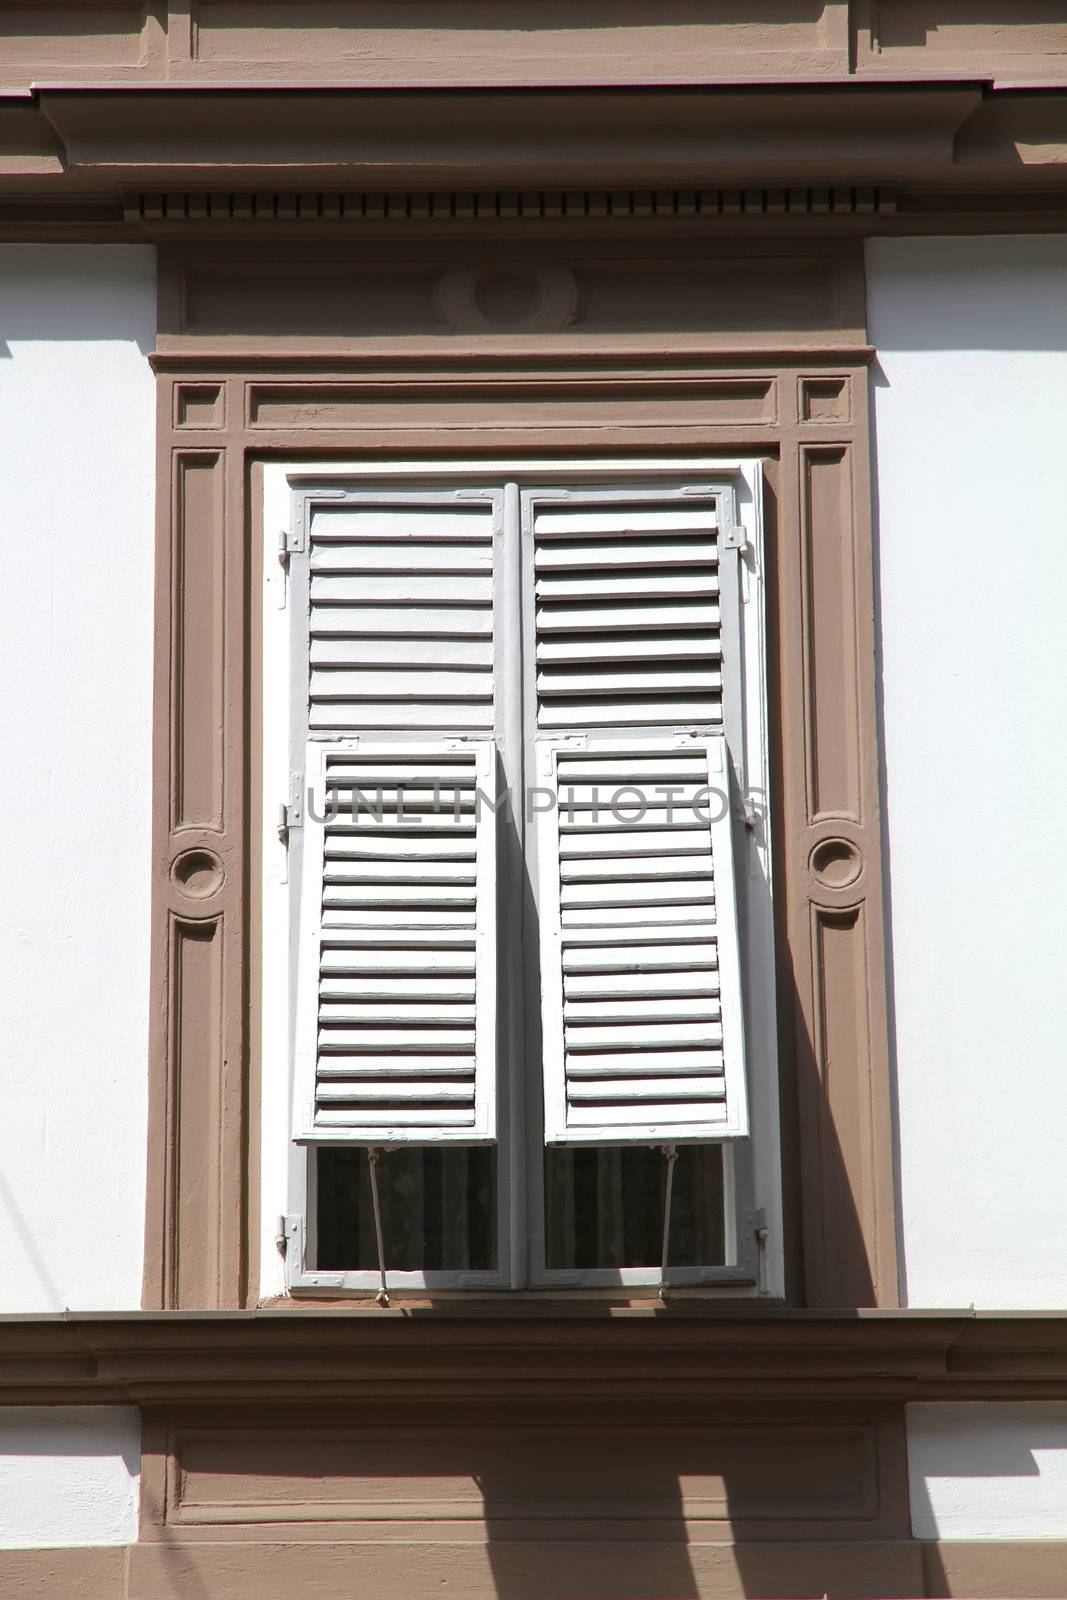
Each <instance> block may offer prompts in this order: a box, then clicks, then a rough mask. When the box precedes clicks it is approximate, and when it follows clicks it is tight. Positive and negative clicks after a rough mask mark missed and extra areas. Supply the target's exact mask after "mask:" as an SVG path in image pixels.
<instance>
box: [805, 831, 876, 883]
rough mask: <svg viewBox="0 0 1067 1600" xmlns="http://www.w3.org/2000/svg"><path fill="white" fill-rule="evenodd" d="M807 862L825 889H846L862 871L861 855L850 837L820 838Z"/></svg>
mask: <svg viewBox="0 0 1067 1600" xmlns="http://www.w3.org/2000/svg"><path fill="white" fill-rule="evenodd" d="M808 864H809V866H810V867H811V870H812V872H813V873H814V875H815V877H816V878H817V879H818V880H819V882H820V883H821V884H822V885H823V887H824V888H826V889H847V888H848V886H849V884H852V883H855V881H856V879H857V878H858V877H859V875H860V873H861V872H862V871H863V857H862V856H861V855H860V852H859V851H858V850H857V848H856V846H855V845H854V844H853V843H852V841H851V839H820V841H819V843H818V844H817V845H816V846H815V847H814V849H813V850H812V852H811V855H810V857H809V858H808Z"/></svg>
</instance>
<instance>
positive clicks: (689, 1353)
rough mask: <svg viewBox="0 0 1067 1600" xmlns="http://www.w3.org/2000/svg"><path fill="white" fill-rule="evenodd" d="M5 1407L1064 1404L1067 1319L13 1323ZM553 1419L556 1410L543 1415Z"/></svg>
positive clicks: (718, 1310)
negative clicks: (779, 1402) (702, 1401)
mask: <svg viewBox="0 0 1067 1600" xmlns="http://www.w3.org/2000/svg"><path fill="white" fill-rule="evenodd" d="M0 1398H2V1399H3V1401H4V1403H5V1404H19V1405H31V1404H75V1403H84V1404H93V1403H100V1404H122V1403H125V1404H133V1405H142V1406H145V1405H147V1406H151V1405H156V1404H159V1405H163V1404H182V1405H192V1404H205V1405H209V1406H215V1405H219V1404H221V1405H225V1406H235V1405H245V1404H258V1403H260V1402H263V1403H264V1404H267V1405H269V1406H271V1407H274V1406H277V1405H280V1404H281V1403H282V1402H283V1401H289V1402H291V1403H293V1404H308V1405H310V1404H311V1403H313V1402H321V1403H322V1404H324V1405H326V1406H327V1407H330V1406H334V1405H339V1404H341V1403H342V1402H353V1403H356V1402H359V1403H360V1404H362V1403H366V1402H370V1401H371V1400H374V1401H375V1402H377V1401H380V1402H382V1403H383V1404H400V1403H403V1404H410V1405H414V1406H418V1405H421V1404H423V1403H424V1402H428V1401H429V1400H431V1399H433V1400H435V1401H439V1402H446V1401H447V1402H449V1403H455V1404H457V1405H461V1406H462V1405H468V1404H470V1403H471V1402H472V1401H475V1400H477V1401H478V1402H479V1403H481V1402H483V1401H484V1402H485V1403H486V1404H494V1405H500V1406H504V1405H509V1406H520V1407H521V1406H529V1405H531V1404H536V1405H537V1406H538V1407H540V1406H548V1405H551V1406H554V1407H556V1408H557V1410H556V1412H555V1414H556V1415H565V1414H566V1409H567V1407H570V1406H574V1405H576V1404H581V1405H592V1404H597V1405H600V1404H602V1405H605V1406H607V1407H609V1408H610V1406H611V1405H618V1404H619V1403H625V1404H626V1405H627V1406H637V1405H639V1404H648V1405H655V1404H666V1403H668V1402H670V1403H671V1404H678V1405H684V1404H686V1403H688V1402H692V1401H694V1400H698V1399H705V1398H708V1399H715V1400H718V1401H721V1402H724V1403H725V1402H727V1401H729V1402H731V1403H733V1402H738V1403H741V1402H747V1401H751V1400H757V1399H763V1400H769V1399H783V1400H784V1399H790V1400H794V1401H800V1400H805V1401H811V1402H817V1401H825V1402H827V1404H829V1403H830V1402H835V1403H836V1402H843V1401H846V1400H849V1401H863V1402H865V1403H869V1402H873V1401H883V1400H884V1401H889V1400H894V1401H901V1400H937V1399H944V1400H953V1399H955V1400H1020V1399H1064V1398H1067V1316H1064V1315H1059V1314H1057V1315H1052V1314H1049V1315H1047V1316H1039V1315H1017V1316H1011V1315H1002V1314H997V1315H985V1316H983V1315H981V1314H975V1313H966V1312H930V1313H925V1314H923V1313H911V1312H868V1313H856V1312H853V1313H851V1314H848V1315H845V1314H840V1313H838V1314H835V1313H830V1312H822V1313H820V1312H810V1311H809V1312H788V1311H772V1310H771V1309H769V1308H765V1309H763V1310H761V1311H760V1312H758V1313H753V1312H751V1311H746V1310H744V1309H742V1308H740V1307H735V1308H733V1309H724V1308H723V1307H722V1306H718V1305H709V1304H708V1303H707V1301H701V1300H699V1299H696V1298H690V1299H686V1300H684V1301H683V1300H681V1299H679V1303H678V1304H677V1305H672V1307H671V1308H670V1309H669V1310H664V1309H663V1308H662V1307H661V1306H658V1305H657V1303H656V1302H655V1300H654V1299H650V1300H647V1301H644V1302H641V1303H638V1302H630V1303H623V1304H618V1303H616V1304H611V1303H610V1302H605V1301H604V1300H597V1301H593V1300H584V1299H583V1300H579V1301H573V1300H569V1299H566V1298H565V1297H564V1296H563V1295H557V1296H555V1297H552V1298H540V1299H538V1298H536V1297H530V1296H518V1297H515V1298H509V1297H506V1296H504V1297H498V1298H496V1299H494V1300H492V1301H488V1300H484V1299H483V1300H475V1301H473V1302H471V1301H468V1300H467V1299H466V1298H465V1297H463V1296H462V1295H460V1296H456V1297H454V1298H452V1299H445V1298H441V1299H438V1300H436V1301H434V1302H407V1303H401V1304H399V1305H395V1306H391V1307H389V1308H388V1309H382V1308H380V1307H378V1306H375V1305H374V1304H373V1303H370V1304H369V1305H368V1304H364V1303H359V1302H349V1303H347V1304H345V1305H344V1306H341V1307H335V1308H324V1307H323V1306H321V1305H319V1306H311V1305H305V1304H301V1305H297V1306H292V1307H290V1306H287V1307H285V1308H282V1309H277V1310H269V1311H267V1310H259V1311H244V1312H241V1311H231V1312H214V1313H196V1312H129V1313H126V1314H124V1315H105V1314H102V1313H98V1314H91V1313H69V1314H67V1315H65V1316H50V1317H23V1316H15V1317H4V1318H0ZM547 1415H548V1413H547V1412H546V1416H547Z"/></svg>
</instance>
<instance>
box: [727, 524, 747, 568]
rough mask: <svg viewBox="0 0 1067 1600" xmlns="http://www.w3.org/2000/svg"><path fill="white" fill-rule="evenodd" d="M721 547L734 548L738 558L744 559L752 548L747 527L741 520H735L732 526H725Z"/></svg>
mask: <svg viewBox="0 0 1067 1600" xmlns="http://www.w3.org/2000/svg"><path fill="white" fill-rule="evenodd" d="M722 542H723V548H724V549H726V550H736V551H737V554H738V557H739V559H740V560H742V561H744V560H745V559H746V558H747V557H748V556H749V554H750V553H751V550H752V540H751V539H750V538H749V536H748V529H747V528H746V527H745V525H744V523H743V522H735V523H734V525H733V527H732V528H727V530H726V532H725V533H724V534H723V540H722Z"/></svg>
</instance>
